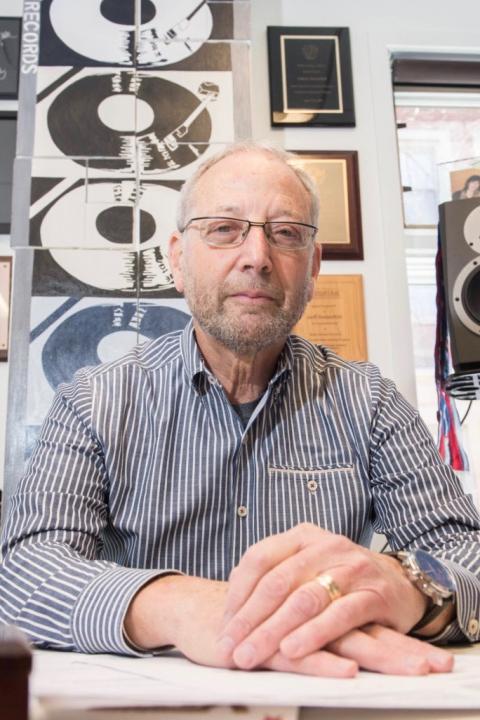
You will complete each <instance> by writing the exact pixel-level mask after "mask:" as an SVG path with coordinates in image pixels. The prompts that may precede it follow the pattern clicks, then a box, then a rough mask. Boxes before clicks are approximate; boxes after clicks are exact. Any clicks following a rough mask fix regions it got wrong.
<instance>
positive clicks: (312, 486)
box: [307, 480, 318, 492]
mask: <svg viewBox="0 0 480 720" xmlns="http://www.w3.org/2000/svg"><path fill="white" fill-rule="evenodd" d="M307 487H308V489H309V490H310V492H315V490H316V489H317V488H318V483H317V481H316V480H309V481H308V483H307Z"/></svg>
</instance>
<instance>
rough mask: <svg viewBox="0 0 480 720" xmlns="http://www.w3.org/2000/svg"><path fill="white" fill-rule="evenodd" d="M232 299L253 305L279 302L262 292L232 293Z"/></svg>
mask: <svg viewBox="0 0 480 720" xmlns="http://www.w3.org/2000/svg"><path fill="white" fill-rule="evenodd" d="M230 297H231V298H234V299H235V300H239V301H240V302H243V303H246V304H251V305H262V304H266V303H275V302H277V299H276V298H275V297H274V296H273V295H272V294H270V293H267V292H265V291H261V290H241V291H239V292H235V293H232V294H231V295H230Z"/></svg>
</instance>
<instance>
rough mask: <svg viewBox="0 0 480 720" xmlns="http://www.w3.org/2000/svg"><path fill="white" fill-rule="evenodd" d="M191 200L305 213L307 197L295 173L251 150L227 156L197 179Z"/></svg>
mask: <svg viewBox="0 0 480 720" xmlns="http://www.w3.org/2000/svg"><path fill="white" fill-rule="evenodd" d="M191 199H192V203H193V204H194V205H195V206H197V205H205V204H207V205H208V206H209V207H212V206H214V205H218V204H219V203H220V204H221V206H225V207H228V206H230V205H231V206H232V207H236V206H237V205H238V206H239V207H243V206H255V207H259V206H261V205H262V206H268V207H269V208H273V207H274V206H276V205H278V206H282V207H285V209H287V210H288V209H290V210H296V211H297V212H298V214H302V215H303V214H304V213H305V212H307V213H308V212H309V210H310V197H309V195H308V192H307V190H306V189H305V187H304V186H303V184H302V182H301V181H300V180H299V178H298V177H297V175H296V174H295V172H294V171H293V170H292V169H291V167H289V166H288V165H287V164H286V163H284V162H282V161H281V160H280V159H278V158H275V157H274V156H271V155H269V154H267V153H262V152H257V151H252V152H238V153H234V154H232V155H228V156H227V157H226V158H223V159H222V160H220V161H219V162H218V163H216V164H215V165H213V166H212V167H210V168H209V169H208V170H207V171H206V172H205V173H204V174H203V175H202V176H201V177H200V178H199V180H198V182H197V183H196V185H195V188H194V190H193V193H192V198H191Z"/></svg>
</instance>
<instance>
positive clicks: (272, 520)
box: [265, 465, 368, 540]
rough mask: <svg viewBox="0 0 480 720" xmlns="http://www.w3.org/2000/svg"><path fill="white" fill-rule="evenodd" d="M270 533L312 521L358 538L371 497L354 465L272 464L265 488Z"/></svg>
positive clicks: (332, 530) (352, 537) (325, 527)
mask: <svg viewBox="0 0 480 720" xmlns="http://www.w3.org/2000/svg"><path fill="white" fill-rule="evenodd" d="M265 493H266V497H265V501H266V507H265V511H266V515H267V517H268V522H269V525H270V527H269V529H268V531H269V532H268V534H277V533H281V532H285V531H286V530H288V529H289V528H291V527H293V526H294V525H298V524H299V523H302V522H309V523H314V524H315V525H318V526H319V527H322V528H324V529H326V530H330V531H331V532H335V533H340V534H342V535H346V536H347V537H350V538H351V539H352V540H357V539H358V538H359V537H360V534H361V532H362V528H363V525H364V521H365V512H366V509H367V506H368V499H367V497H366V496H365V492H364V489H363V487H362V485H361V483H360V481H359V479H358V477H357V475H356V473H355V469H354V466H353V465H342V466H332V467H324V468H313V469H302V468H282V467H272V466H270V467H269V468H268V478H267V487H266V488H265Z"/></svg>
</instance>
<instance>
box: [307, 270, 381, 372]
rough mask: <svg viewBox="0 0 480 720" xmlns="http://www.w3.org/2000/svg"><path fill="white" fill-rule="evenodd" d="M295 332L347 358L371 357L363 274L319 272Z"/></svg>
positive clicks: (366, 358) (360, 358)
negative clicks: (366, 324)
mask: <svg viewBox="0 0 480 720" xmlns="http://www.w3.org/2000/svg"><path fill="white" fill-rule="evenodd" d="M293 332H294V333H295V334H296V335H301V336H302V337H304V338H306V339H307V340H310V342H313V343H316V344H318V345H326V346H327V347H328V348H330V349H331V350H333V351H334V352H336V353H337V354H338V355H340V356H341V357H343V358H345V360H368V355H367V334H366V328H365V307H364V295H363V277H362V275H325V274H323V275H319V276H318V278H317V280H316V282H315V291H314V295H313V298H312V299H311V300H310V302H309V303H308V305H307V307H306V309H305V312H304V314H303V316H302V317H301V319H300V320H299V322H298V323H297V325H296V326H295V327H294V328H293Z"/></svg>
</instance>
